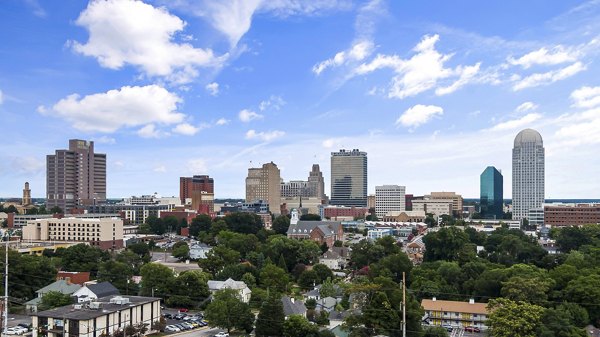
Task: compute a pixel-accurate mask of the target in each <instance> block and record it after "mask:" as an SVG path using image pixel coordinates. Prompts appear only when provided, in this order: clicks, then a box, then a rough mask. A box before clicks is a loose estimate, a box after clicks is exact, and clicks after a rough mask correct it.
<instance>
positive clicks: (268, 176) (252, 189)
mask: <svg viewBox="0 0 600 337" xmlns="http://www.w3.org/2000/svg"><path fill="white" fill-rule="evenodd" d="M257 200H264V201H266V202H267V203H268V204H269V211H271V212H272V213H274V214H280V213H281V210H280V206H281V176H280V173H279V168H278V167H277V165H275V164H274V163H273V162H270V163H266V164H264V165H263V166H262V167H258V168H249V169H248V177H246V202H248V203H251V202H255V201H257Z"/></svg>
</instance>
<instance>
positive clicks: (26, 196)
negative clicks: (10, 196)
mask: <svg viewBox="0 0 600 337" xmlns="http://www.w3.org/2000/svg"><path fill="white" fill-rule="evenodd" d="M21 205H23V206H27V205H31V190H30V189H29V183H28V182H25V188H23V199H21Z"/></svg>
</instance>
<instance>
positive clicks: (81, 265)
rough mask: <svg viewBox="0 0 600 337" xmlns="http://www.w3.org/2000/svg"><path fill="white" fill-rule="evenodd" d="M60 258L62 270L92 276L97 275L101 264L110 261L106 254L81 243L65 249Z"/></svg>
mask: <svg viewBox="0 0 600 337" xmlns="http://www.w3.org/2000/svg"><path fill="white" fill-rule="evenodd" d="M60 257H61V261H62V269H63V270H68V271H89V272H90V273H91V274H92V276H96V275H97V274H98V268H99V267H100V263H101V262H103V261H108V260H109V259H110V255H109V254H108V252H106V251H103V250H102V249H100V248H98V247H92V246H89V245H86V244H83V243H82V244H78V245H75V246H71V247H69V248H67V249H65V250H64V251H62V254H61V256H60Z"/></svg>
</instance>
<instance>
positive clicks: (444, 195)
mask: <svg viewBox="0 0 600 337" xmlns="http://www.w3.org/2000/svg"><path fill="white" fill-rule="evenodd" d="M423 199H429V200H444V201H445V200H451V201H452V213H454V214H455V215H457V216H460V215H461V214H462V209H463V197H462V195H460V194H456V193H455V192H431V194H429V195H426V196H424V198H423ZM415 211H416V209H415ZM452 213H451V214H452Z"/></svg>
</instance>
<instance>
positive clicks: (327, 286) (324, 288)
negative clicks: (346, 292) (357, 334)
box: [319, 278, 336, 297]
mask: <svg viewBox="0 0 600 337" xmlns="http://www.w3.org/2000/svg"><path fill="white" fill-rule="evenodd" d="M319 294H320V295H321V297H334V296H335V295H336V289H335V287H334V286H333V283H332V282H331V279H330V278H328V279H327V280H325V281H324V282H323V284H321V289H320V290H319Z"/></svg>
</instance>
